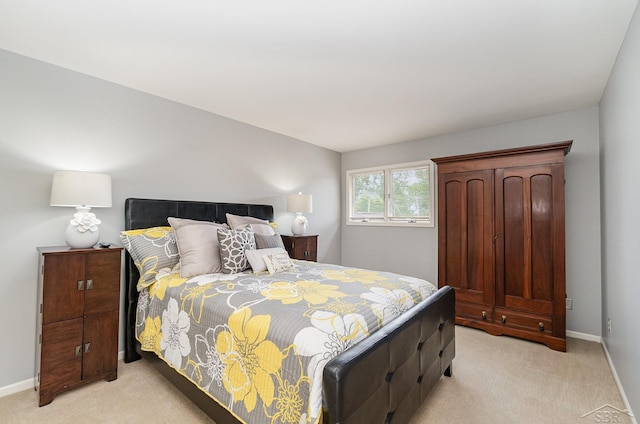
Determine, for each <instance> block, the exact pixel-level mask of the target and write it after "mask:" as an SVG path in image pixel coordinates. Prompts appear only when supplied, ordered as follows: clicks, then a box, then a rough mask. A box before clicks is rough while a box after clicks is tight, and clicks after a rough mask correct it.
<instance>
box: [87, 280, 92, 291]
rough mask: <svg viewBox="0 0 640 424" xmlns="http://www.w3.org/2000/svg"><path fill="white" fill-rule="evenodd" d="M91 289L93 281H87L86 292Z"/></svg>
mask: <svg viewBox="0 0 640 424" xmlns="http://www.w3.org/2000/svg"><path fill="white" fill-rule="evenodd" d="M92 288H93V280H87V290H91V289H92Z"/></svg>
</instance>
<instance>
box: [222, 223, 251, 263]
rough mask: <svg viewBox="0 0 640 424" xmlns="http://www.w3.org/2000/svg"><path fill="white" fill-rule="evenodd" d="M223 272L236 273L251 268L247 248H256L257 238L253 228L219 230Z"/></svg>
mask: <svg viewBox="0 0 640 424" xmlns="http://www.w3.org/2000/svg"><path fill="white" fill-rule="evenodd" d="M218 242H219V243H220V259H221V260H222V272H224V273H225V274H235V273H238V272H242V271H244V270H245V269H247V268H249V261H248V260H247V255H246V253H245V251H246V250H255V248H256V240H255V237H254V234H253V230H252V229H251V228H243V229H241V230H224V229H219V230H218Z"/></svg>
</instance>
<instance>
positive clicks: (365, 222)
mask: <svg viewBox="0 0 640 424" xmlns="http://www.w3.org/2000/svg"><path fill="white" fill-rule="evenodd" d="M424 167H428V168H429V173H428V175H429V217H428V218H426V219H398V218H394V217H391V216H390V212H389V211H390V210H391V178H390V175H391V172H392V171H397V170H403V169H415V168H424ZM434 168H435V164H434V163H433V162H432V161H430V160H423V161H418V162H407V163H400V164H396V165H385V166H375V167H371V168H361V169H351V170H348V171H347V173H346V186H347V189H346V196H347V198H346V208H347V209H346V214H345V215H346V225H361V226H384V227H434V226H435V209H434V208H435V198H434V193H435V191H434V185H435V178H434V175H435V172H434ZM375 172H384V217H383V218H371V219H366V218H352V217H351V211H352V207H353V205H352V199H353V191H354V177H355V176H357V175H359V174H369V173H375Z"/></svg>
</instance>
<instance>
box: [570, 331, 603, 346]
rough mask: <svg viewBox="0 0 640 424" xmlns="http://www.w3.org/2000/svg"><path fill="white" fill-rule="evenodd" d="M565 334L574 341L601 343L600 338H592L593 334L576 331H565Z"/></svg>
mask: <svg viewBox="0 0 640 424" xmlns="http://www.w3.org/2000/svg"><path fill="white" fill-rule="evenodd" d="M566 334H567V337H573V338H574V339H581V340H586V341H588V342H598V343H602V337H600V336H594V335H593V334H587V333H579V332H577V331H571V330H567V331H566Z"/></svg>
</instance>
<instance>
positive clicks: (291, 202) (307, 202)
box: [287, 192, 313, 236]
mask: <svg viewBox="0 0 640 424" xmlns="http://www.w3.org/2000/svg"><path fill="white" fill-rule="evenodd" d="M312 209H313V205H312V200H311V195H310V194H302V193H301V192H300V193H298V194H290V195H289V198H288V199H287V211H288V212H295V213H296V217H295V218H293V223H292V224H291V232H292V233H293V234H294V235H296V236H299V235H302V234H304V232H305V230H306V229H307V223H308V221H307V218H306V217H304V216H303V215H302V214H303V213H310V212H311V211H312Z"/></svg>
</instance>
